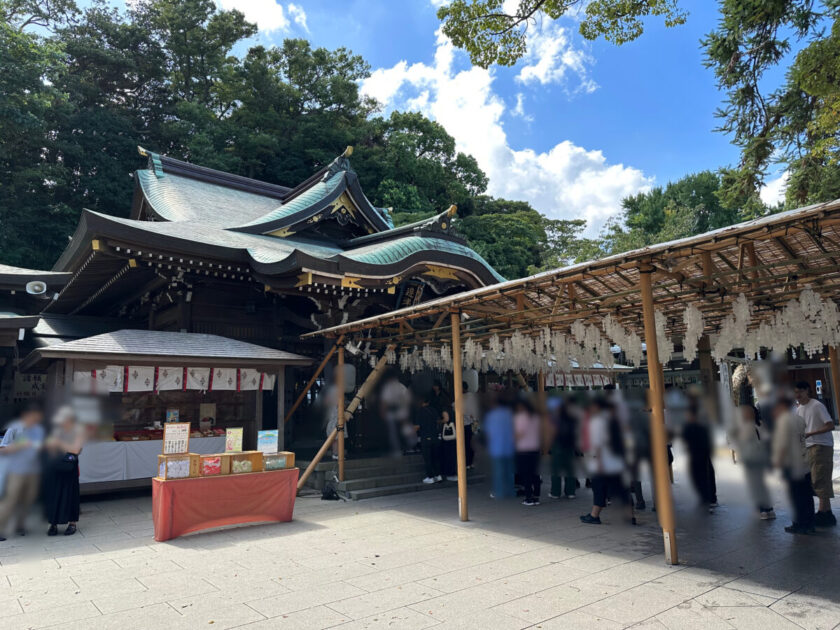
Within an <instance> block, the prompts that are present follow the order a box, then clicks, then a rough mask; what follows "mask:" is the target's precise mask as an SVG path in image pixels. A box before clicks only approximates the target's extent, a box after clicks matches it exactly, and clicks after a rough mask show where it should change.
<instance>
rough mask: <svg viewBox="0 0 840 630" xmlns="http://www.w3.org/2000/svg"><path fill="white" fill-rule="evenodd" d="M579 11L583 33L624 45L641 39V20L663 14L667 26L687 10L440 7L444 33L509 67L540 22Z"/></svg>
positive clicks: (556, 2) (586, 5)
mask: <svg viewBox="0 0 840 630" xmlns="http://www.w3.org/2000/svg"><path fill="white" fill-rule="evenodd" d="M573 10H574V11H578V12H579V13H578V14H579V15H580V17H581V20H580V33H581V34H582V35H583V36H584V37H586V38H587V39H597V38H598V37H604V38H605V39H607V40H609V41H612V42H614V43H616V44H623V43H625V42H628V41H632V40H634V39H636V38H637V37H639V36H640V35H641V34H642V31H643V30H644V25H643V22H642V19H643V18H645V17H647V16H661V17H663V18H664V20H665V24H666V25H667V26H675V25H677V24H683V23H684V22H685V19H686V13H685V12H683V11H681V10H680V9H679V7H678V6H677V2H676V0H591V1H589V2H587V1H585V0H518V2H515V3H511V2H506V1H505V0H453V2H451V3H449V4H447V5H444V6H442V7H441V8H440V9H438V18H439V19H440V20H441V21H442V22H443V32H444V34H445V35H446V36H447V37H449V39H451V40H452V43H453V44H455V46H457V47H458V48H462V49H464V50H466V51H467V52H468V53H469V55H470V59H471V60H472V62H473V63H474V64H475V65H477V66H481V67H482V68H487V67H489V66H491V65H493V64H499V65H502V66H511V65H513V64H515V63H516V62H517V61H518V60H519V59H521V58H522V56H523V55H524V54H525V53H526V51H527V47H528V42H527V31H528V28H529V27H531V26H533V25H534V24H535V23H536V22H537V21H538V20H545V19H549V20H556V19H558V18H561V17H562V16H564V15H566V14H567V13H569V12H570V11H573Z"/></svg>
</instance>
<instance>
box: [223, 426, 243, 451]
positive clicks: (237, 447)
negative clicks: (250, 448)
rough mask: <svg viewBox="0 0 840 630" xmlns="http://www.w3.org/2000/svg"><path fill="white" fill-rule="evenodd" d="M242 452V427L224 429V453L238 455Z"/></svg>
mask: <svg viewBox="0 0 840 630" xmlns="http://www.w3.org/2000/svg"><path fill="white" fill-rule="evenodd" d="M241 451H242V427H236V428H233V429H225V452H226V453H239V452H241Z"/></svg>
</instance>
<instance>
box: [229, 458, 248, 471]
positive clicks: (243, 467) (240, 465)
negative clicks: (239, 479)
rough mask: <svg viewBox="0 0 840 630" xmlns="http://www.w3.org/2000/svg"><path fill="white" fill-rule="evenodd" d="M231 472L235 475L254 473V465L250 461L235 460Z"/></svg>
mask: <svg viewBox="0 0 840 630" xmlns="http://www.w3.org/2000/svg"><path fill="white" fill-rule="evenodd" d="M232 466H233V467H232V468H231V472H234V473H249V472H253V464H251V460H250V459H235V460H233V464H232Z"/></svg>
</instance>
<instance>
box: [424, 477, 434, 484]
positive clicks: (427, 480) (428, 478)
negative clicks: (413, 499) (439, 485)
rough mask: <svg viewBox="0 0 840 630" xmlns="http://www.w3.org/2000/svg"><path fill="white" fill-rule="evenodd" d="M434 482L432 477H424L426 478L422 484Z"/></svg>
mask: <svg viewBox="0 0 840 630" xmlns="http://www.w3.org/2000/svg"><path fill="white" fill-rule="evenodd" d="M434 482H435V479H434V477H426V478H425V479H424V480H423V483H434Z"/></svg>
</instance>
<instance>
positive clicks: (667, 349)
mask: <svg viewBox="0 0 840 630" xmlns="http://www.w3.org/2000/svg"><path fill="white" fill-rule="evenodd" d="M653 318H654V322H655V324H656V350H657V354H658V355H659V362H660V363H662V364H663V365H664V364H665V363H668V361H670V360H671V355H672V354H674V342H673V341H671V338H670V337H669V336H668V321H667V320H666V319H665V314H664V313H663V312H662V311H654V312H653Z"/></svg>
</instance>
